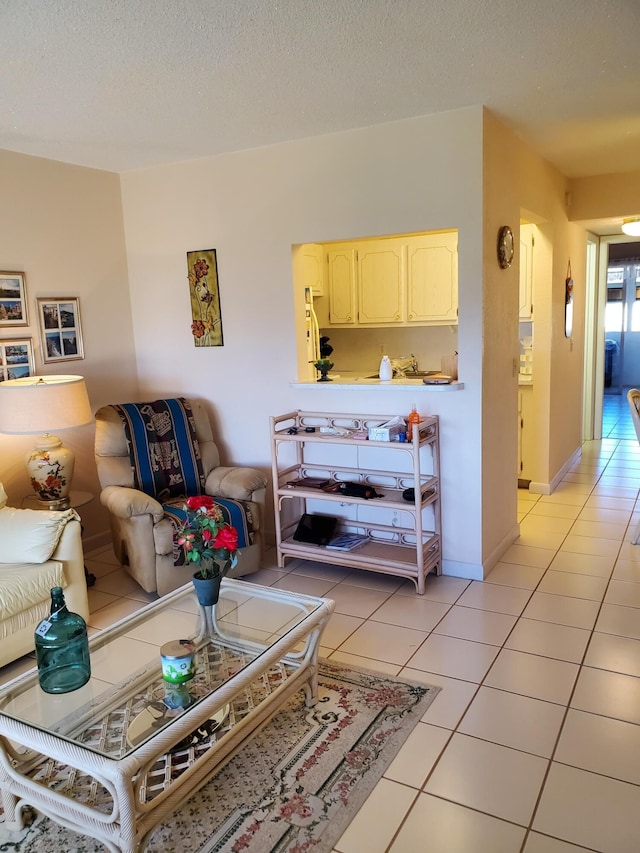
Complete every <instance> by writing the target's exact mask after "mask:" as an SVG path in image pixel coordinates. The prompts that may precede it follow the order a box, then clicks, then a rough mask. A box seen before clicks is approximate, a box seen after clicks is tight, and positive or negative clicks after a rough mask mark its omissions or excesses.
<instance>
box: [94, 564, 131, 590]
mask: <svg viewBox="0 0 640 853" xmlns="http://www.w3.org/2000/svg"><path fill="white" fill-rule="evenodd" d="M91 589H92V590H95V591H96V592H108V593H109V594H111V595H118V596H123V595H130V594H131V593H132V592H137V591H138V590H140V589H141V587H140V584H139V583H138V582H137V581H135V580H134V579H133V578H132V577H131V575H130V574H129V572H127V571H125V570H124V569H115V570H114V571H113V572H109V574H107V575H103V576H101V577H98V578H97V580H96V583H95V586H93V587H92V588H91Z"/></svg>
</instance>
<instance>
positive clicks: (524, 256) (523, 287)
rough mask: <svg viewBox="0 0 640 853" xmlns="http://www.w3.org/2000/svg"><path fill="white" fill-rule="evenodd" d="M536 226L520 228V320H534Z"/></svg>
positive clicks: (522, 226)
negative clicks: (534, 247)
mask: <svg viewBox="0 0 640 853" xmlns="http://www.w3.org/2000/svg"><path fill="white" fill-rule="evenodd" d="M535 227H536V226H535V225H521V226H520V299H519V303H520V307H519V309H518V315H519V318H520V320H532V319H533V246H534V242H535V240H534V230H535Z"/></svg>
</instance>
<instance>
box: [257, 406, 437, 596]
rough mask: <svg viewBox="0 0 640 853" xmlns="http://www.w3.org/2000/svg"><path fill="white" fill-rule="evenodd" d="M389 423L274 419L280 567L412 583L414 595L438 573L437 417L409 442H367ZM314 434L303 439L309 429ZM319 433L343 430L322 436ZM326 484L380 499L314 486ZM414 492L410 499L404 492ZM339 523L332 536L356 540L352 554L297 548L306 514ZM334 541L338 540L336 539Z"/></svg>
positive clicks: (307, 416)
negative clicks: (304, 564) (360, 572)
mask: <svg viewBox="0 0 640 853" xmlns="http://www.w3.org/2000/svg"><path fill="white" fill-rule="evenodd" d="M387 420H388V416H387V417H385V416H382V415H362V414H332V413H322V412H302V411H294V412H289V413H287V414H283V415H278V416H276V417H272V418H271V419H270V421H271V458H272V475H273V503H274V512H275V532H276V548H277V555H278V565H279V566H281V567H283V566H284V564H285V560H287V559H293V558H296V557H297V558H300V559H305V560H311V561H314V562H325V563H326V562H330V563H334V564H337V565H341V566H348V567H350V568H353V569H366V570H369V571H374V572H381V573H383V574H390V575H395V576H397V577H403V578H408V579H410V580H411V581H412V582H413V583H414V584H415V586H416V590H417V592H418V593H419V594H421V595H422V594H423V593H424V591H425V583H426V577H427V575H428V574H429V573H430V572H435V573H436V574H440V572H441V571H442V565H441V564H442V559H441V532H440V530H441V523H440V521H441V520H440V480H439V470H440V452H439V424H438V418H437V416H431V417H426V418H422V419H421V420H420V422H419V423H418V424H415V425H414V426H413V428H412V429H413V432H412V438H413V440H412V441H405V442H396V441H391V442H389V441H369V440H362V439H358V438H355V437H354V434H355V433H358V432H360V433H362V432H363V433H364V434H365V435H366V434H367V431H368V428H369V427H373V426H379V425H380V424H382V423H384V422H385V421H387ZM307 429H309V430H313V431H311V432H306V430H307ZM320 429H325V430H327V429H328V430H334V431H335V430H341V431H343V432H345V433H346V434H344V435H340V434H336V433H335V432H334V433H333V434H332V433H327V432H324V433H321V432H320ZM314 482H315V484H316V485H319V484H321V483H325V484H328V485H331V484H338V483H340V482H350V483H354V482H355V483H358V484H361V485H364V486H371V487H373V488H374V489H375V491H376V493H378V494H379V495H381V497H376V498H372V499H366V498H364V497H353V496H346V495H344V494H342V493H341V492H330V491H329V492H328V491H324V490H322V489H320V488H316V487H314V486H313V485H312V484H313V483H314ZM407 489H413V499H411V500H409V501H407V500H405V499H404V498H403V493H404V492H405V491H406V490H407ZM305 513H306V514H311V515H314V514H318V515H324V516H331V517H334V518H337V519H338V526H337V529H336V532H335V533H336V534H340V533H356V534H359V535H360V536H362V537H363V538H364V543H363V544H362V545H361V546H360V547H358V548H357V549H356V550H351V551H346V550H334V549H332V548H328V547H325V546H322V545H316V544H312V543H309V542H301V541H297V540H296V539H294V534H295V531H296V529H297V526H298V523H299V521H300V519H301V517H302V516H303V514H305ZM334 535H335V534H334Z"/></svg>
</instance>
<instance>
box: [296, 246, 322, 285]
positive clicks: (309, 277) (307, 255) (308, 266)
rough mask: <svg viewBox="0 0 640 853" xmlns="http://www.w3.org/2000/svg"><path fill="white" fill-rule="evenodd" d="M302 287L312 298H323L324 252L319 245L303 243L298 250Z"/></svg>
mask: <svg viewBox="0 0 640 853" xmlns="http://www.w3.org/2000/svg"><path fill="white" fill-rule="evenodd" d="M300 254H301V259H302V276H303V286H304V287H309V288H311V293H312V294H313V296H314V297H318V296H324V252H323V248H322V244H320V243H305V245H304V246H302V247H301V249H300Z"/></svg>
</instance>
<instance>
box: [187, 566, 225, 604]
mask: <svg viewBox="0 0 640 853" xmlns="http://www.w3.org/2000/svg"><path fill="white" fill-rule="evenodd" d="M221 581H222V578H221V577H220V575H218V577H217V578H200V577H198V574H197V573H196V574H195V575H194V576H193V586H194V588H195V591H196V597H197V599H198V601H199V603H200V604H202V605H203V607H211V606H212V605H214V604H217V603H218V599H219V598H220V582H221Z"/></svg>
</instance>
